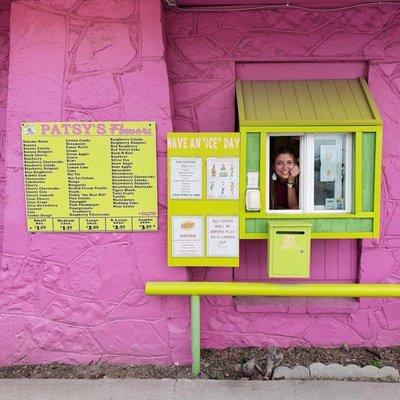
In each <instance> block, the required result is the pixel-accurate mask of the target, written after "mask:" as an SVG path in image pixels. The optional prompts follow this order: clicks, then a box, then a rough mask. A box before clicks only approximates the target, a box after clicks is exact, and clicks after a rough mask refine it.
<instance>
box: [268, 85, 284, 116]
mask: <svg viewBox="0 0 400 400" xmlns="http://www.w3.org/2000/svg"><path fill="white" fill-rule="evenodd" d="M265 84H266V86H265V87H266V89H267V93H268V99H269V105H270V107H271V115H272V118H273V119H274V120H287V117H286V113H285V107H284V105H283V101H282V92H281V88H280V86H279V82H266V83H265Z"/></svg>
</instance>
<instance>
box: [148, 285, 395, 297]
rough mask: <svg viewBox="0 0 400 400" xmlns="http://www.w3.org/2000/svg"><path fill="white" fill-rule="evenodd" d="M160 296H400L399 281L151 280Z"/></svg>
mask: <svg viewBox="0 0 400 400" xmlns="http://www.w3.org/2000/svg"><path fill="white" fill-rule="evenodd" d="M145 292H146V294H148V295H159V296H285V297H400V285H399V284H375V283H370V284H367V283H354V284H353V283H349V284H346V283H344V284H336V283H291V284H287V283H251V282H147V284H146V289H145Z"/></svg>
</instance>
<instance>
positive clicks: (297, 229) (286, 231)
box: [268, 221, 311, 278]
mask: <svg viewBox="0 0 400 400" xmlns="http://www.w3.org/2000/svg"><path fill="white" fill-rule="evenodd" d="M310 239H311V224H305V223H296V222H293V221H270V222H269V240H268V276H269V277H270V278H309V277H310Z"/></svg>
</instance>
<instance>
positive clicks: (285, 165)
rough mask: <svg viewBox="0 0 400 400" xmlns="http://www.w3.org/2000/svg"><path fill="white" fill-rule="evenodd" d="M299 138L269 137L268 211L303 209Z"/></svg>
mask: <svg viewBox="0 0 400 400" xmlns="http://www.w3.org/2000/svg"><path fill="white" fill-rule="evenodd" d="M301 139H302V137H301V136H273V135H270V136H269V152H267V154H268V155H269V157H268V160H269V162H268V161H267V164H268V165H267V170H269V173H268V174H267V176H268V178H269V182H268V183H267V188H269V193H268V194H267V204H268V209H269V210H273V211H279V210H280V211H282V210H284V211H296V210H297V211H298V210H299V209H300V210H302V209H303V202H302V198H301V196H300V190H301V183H300V171H301V168H302V165H301V157H300V154H301V151H300V150H301V146H300V143H301Z"/></svg>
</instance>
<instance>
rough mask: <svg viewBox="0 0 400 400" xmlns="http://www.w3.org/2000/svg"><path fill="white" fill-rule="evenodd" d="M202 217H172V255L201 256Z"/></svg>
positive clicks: (202, 252)
mask: <svg viewBox="0 0 400 400" xmlns="http://www.w3.org/2000/svg"><path fill="white" fill-rule="evenodd" d="M203 248H204V246H203V217H191V216H184V217H172V257H203V254H204V251H203Z"/></svg>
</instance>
